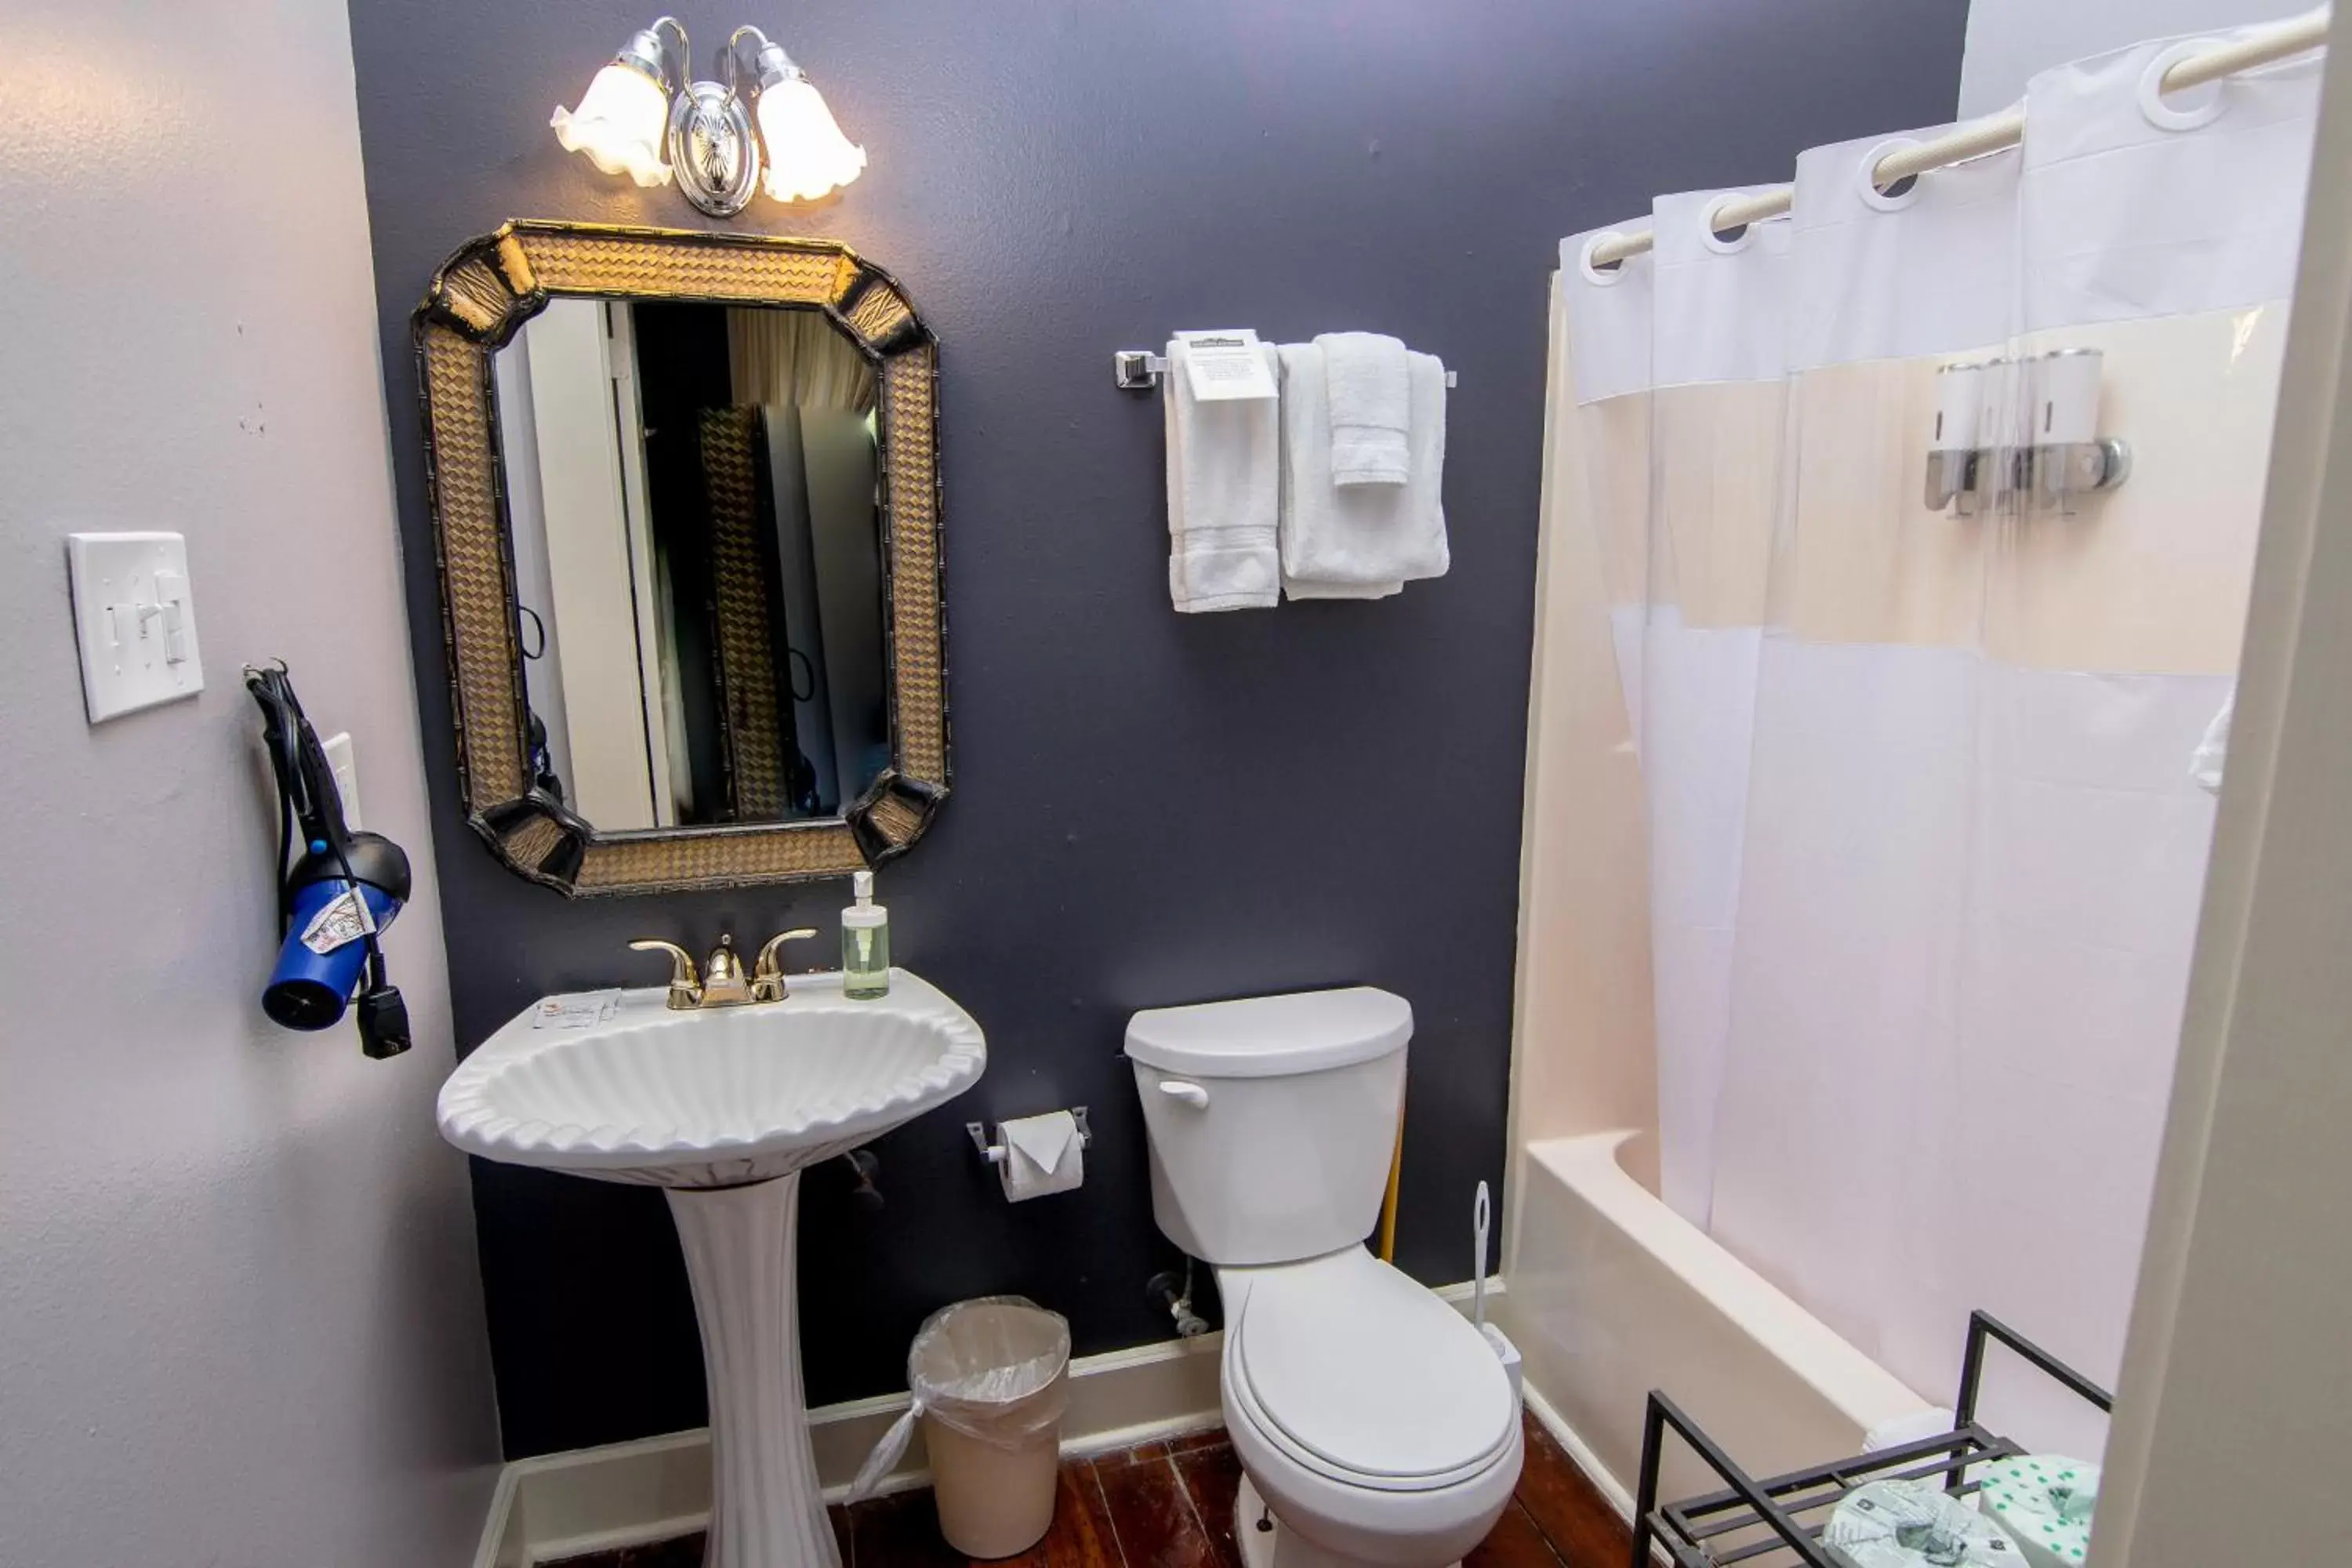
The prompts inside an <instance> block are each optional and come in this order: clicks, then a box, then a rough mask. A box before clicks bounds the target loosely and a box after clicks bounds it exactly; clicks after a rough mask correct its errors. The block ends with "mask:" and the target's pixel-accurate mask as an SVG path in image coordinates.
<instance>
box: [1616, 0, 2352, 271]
mask: <svg viewBox="0 0 2352 1568" xmlns="http://www.w3.org/2000/svg"><path fill="white" fill-rule="evenodd" d="M2327 23H2328V7H2326V6H2325V5H2323V6H2321V7H2320V8H2319V9H2318V10H2316V11H2313V12H2311V13H2309V14H2308V15H2306V16H2296V17H2294V18H2293V19H2291V20H2289V21H2285V22H2282V23H2280V24H2279V25H2278V26H2275V27H2269V28H2265V29H2263V31H2261V32H2258V33H2252V34H2250V35H2249V36H2247V37H2243V38H2241V39H2240V40H2239V41H2238V42H2236V43H2234V44H2225V45H2223V46H2221V47H2219V48H2216V49H2210V50H2208V51H2206V52H2205V53H2203V54H2200V55H2192V56H2190V57H2189V58H2187V59H2185V60H2182V61H2180V62H2179V64H2177V65H2175V66H2174V67H2173V68H2171V69H2170V70H2168V71H2166V72H2165V73H2164V82H2163V87H2162V90H2163V91H2166V92H2186V91H2188V90H2189V89H2191V88H2197V87H2203V86H2204V85H2205V84H2206V83H2208V82H2214V81H2219V80H2221V79H2222V78H2223V77H2225V76H2235V75H2236V74H2237V73H2238V72H2240V71H2245V70H2252V69H2254V68H2256V67H2258V66H2266V65H2271V64H2273V63H2275V62H2276V61H2279V60H2283V59H2286V58H2289V57H2291V56H2294V55H2299V54H2303V53H2305V52H2306V51H2308V50H2311V49H2315V48H2318V47H2321V46H2323V45H2325V44H2326V42H2327ZM2024 136H2025V106H2024V105H2022V104H2019V105H2016V106H2014V107H2012V108H2010V109H2005V110H2002V111H2001V112H2000V113H1999V114H1993V115H1988V116H1987V117H1985V118H1984V119H1982V120H1973V121H1969V123H1967V124H1965V125H1962V126H1959V127H1958V128H1956V129H1954V130H1952V131H1950V132H1947V133H1946V134H1944V135H1941V136H1938V137H1937V138H1936V139H1935V140H1934V141H1932V142H1917V143H1916V144H1915V145H1912V146H1909V147H1904V148H1899V149H1897V150H1896V151H1895V152H1892V153H1888V154H1887V155H1886V156H1885V157H1884V158H1881V159H1880V160H1879V161H1878V166H1877V167H1876V168H1874V169H1873V170H1872V171H1871V172H1870V175H1871V180H1872V183H1873V184H1876V185H1877V186H1878V187H1879V188H1880V189H1882V190H1884V189H1885V188H1886V187H1887V186H1889V185H1895V184H1901V183H1902V182H1903V181H1905V180H1910V179H1916V178H1917V177H1918V176H1920V175H1921V174H1927V173H1928V172H1929V171H1931V170H1935V169H1941V168H1944V167H1946V166H1948V165H1949V164H1953V163H1962V162H1965V161H1966V160H1968V159H1970V158H1981V157H1983V156H1984V155H1985V154H1986V153H1998V152H2000V151H2001V150H2003V149H2004V148H2009V147H2014V146H2016V145H2017V144H2018V142H2020V141H2021V140H2023V138H2024ZM1793 195H1794V192H1793V190H1792V188H1791V187H1790V186H1788V185H1775V186H1773V187H1772V188H1770V189H1769V190H1764V191H1759V192H1758V193H1756V194H1755V195H1752V196H1739V197H1736V198H1734V199H1733V200H1730V201H1727V202H1725V203H1724V204H1723V205H1721V206H1718V207H1717V208H1716V209H1715V214H1714V217H1715V227H1716V229H1717V232H1718V233H1728V232H1730V231H1733V230H1736V229H1740V228H1745V227H1746V226H1748V225H1749V224H1751V223H1762V222H1764V221H1765V220H1766V219H1768V218H1776V217H1786V216H1788V214H1789V204H1790V200H1791V199H1792V198H1793ZM1653 243H1654V236H1653V235H1652V233H1651V231H1650V230H1648V229H1646V228H1637V229H1628V230H1627V231H1626V232H1624V233H1622V234H1619V235H1612V236H1611V237H1608V238H1606V239H1604V240H1602V241H1601V243H1600V244H1598V245H1596V246H1594V247H1592V251H1591V256H1590V258H1589V261H1590V263H1591V265H1592V266H1594V267H1613V266H1615V265H1616V264H1617V263H1619V262H1621V261H1624V260H1628V259H1630V258H1633V257H1636V256H1639V255H1641V254H1642V253H1643V252H1644V251H1646V250H1648V249H1649V248H1650V247H1651V246H1652V244H1653Z"/></svg>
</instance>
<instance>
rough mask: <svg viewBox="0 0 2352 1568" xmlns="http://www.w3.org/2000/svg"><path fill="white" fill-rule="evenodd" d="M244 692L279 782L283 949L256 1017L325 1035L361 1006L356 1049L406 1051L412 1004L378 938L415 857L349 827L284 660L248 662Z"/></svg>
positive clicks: (403, 894) (385, 1053) (396, 908)
mask: <svg viewBox="0 0 2352 1568" xmlns="http://www.w3.org/2000/svg"><path fill="white" fill-rule="evenodd" d="M245 685H246V689H247V690H248V691H250V692H252V693H253V700H254V701H255V702H257V703H258V704H259V705H260V708H261V739H262V743H263V744H264V745H265V746H267V747H268V750H269V766H270V772H271V773H273V774H274V775H275V776H276V778H277V781H278V859H277V861H276V869H277V871H278V939H279V945H278V964H277V967H276V968H275V969H273V970H272V971H271V972H270V975H269V984H268V985H267V986H265V987H263V989H262V993H261V1010H262V1011H263V1012H265V1013H267V1014H268V1015H269V1016H270V1017H271V1019H273V1020H274V1021H275V1022H277V1023H278V1024H281V1025H283V1026H285V1027H287V1028H289V1029H325V1028H331V1027H332V1026H334V1025H335V1023H336V1022H337V1021H338V1020H340V1019H341V1017H342V1016H343V1010H344V1009H345V1008H346V1007H347V1006H355V1008H356V1011H357V1013H358V1017H359V1031H360V1048H361V1049H362V1050H363V1051H365V1052H366V1053H367V1054H368V1055H369V1056H371V1057H377V1058H383V1057H396V1056H398V1055H399V1054H400V1053H401V1052H403V1051H404V1050H406V1049H407V1048H408V1047H409V1044H410V1041H409V1036H408V1006H407V1004H405V1003H404V1002H403V1001H402V1000H401V999H400V990H399V988H398V987H397V986H395V985H394V984H392V982H391V980H390V978H389V977H388V975H387V974H386V973H385V970H384V962H383V943H382V942H380V941H378V936H379V933H381V932H382V931H383V929H384V928H385V927H386V926H389V925H390V924H392V922H393V921H394V918H395V917H397V916H398V915H399V913H400V907H401V905H403V904H404V903H406V902H407V901H408V886H409V879H408V857H407V855H406V854H404V853H403V852H402V850H401V847H400V846H399V845H397V844H394V842H393V841H392V840H391V839H389V838H386V837H384V836H383V834H381V833H366V832H360V831H355V830H354V829H352V827H351V826H349V825H348V824H347V823H346V822H345V821H344V819H343V798H342V795H341V792H340V791H338V790H337V789H336V787H335V773H334V769H333V768H332V766H331V765H330V764H329V763H328V761H327V752H326V748H325V747H323V746H321V745H320V743H319V736H318V732H317V731H314V730H312V729H311V728H310V720H308V719H307V718H305V717H303V714H302V704H301V702H300V701H299V700H298V699H297V698H296V697H295V695H294V682H293V680H292V679H290V678H289V676H288V674H287V671H286V667H285V665H284V664H282V663H280V664H275V665H272V666H269V667H268V668H256V667H254V666H251V665H248V666H247V667H246V671H245ZM298 834H299V836H300V837H299V851H300V852H299V854H296V853H295V851H296V849H297V847H298V841H297V838H296V835H298ZM289 856H292V857H293V859H292V863H291V864H290V865H289V863H288V858H289Z"/></svg>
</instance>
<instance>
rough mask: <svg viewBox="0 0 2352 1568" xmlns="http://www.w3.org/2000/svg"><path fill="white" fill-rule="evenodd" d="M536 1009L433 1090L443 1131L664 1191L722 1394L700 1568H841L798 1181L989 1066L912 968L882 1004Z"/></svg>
mask: <svg viewBox="0 0 2352 1568" xmlns="http://www.w3.org/2000/svg"><path fill="white" fill-rule="evenodd" d="M551 1000H553V999H551ZM542 1011H543V1005H542V1007H534V1008H532V1009H530V1011H528V1012H525V1013H523V1014H521V1015H520V1016H517V1017H516V1018H514V1019H512V1020H510V1021H509V1023H508V1024H507V1025H506V1026H505V1027H504V1028H501V1029H500V1030H499V1032H498V1033H497V1034H495V1035H493V1036H491V1037H489V1039H488V1041H487V1042H485V1043H484V1044H483V1046H482V1047H481V1049H479V1050H478V1051H476V1052H475V1053H474V1054H473V1055H472V1056H469V1057H467V1058H466V1059H465V1061H463V1062H462V1063H460V1064H459V1065H458V1068H457V1071H456V1072H455V1073H453V1074H451V1075H450V1078H449V1081H448V1082H446V1083H445V1084H444V1085H442V1086H441V1101H440V1122H441V1135H442V1136H443V1137H444V1138H446V1139H447V1140H448V1141H449V1142H452V1143H454V1144H456V1145H457V1147H458V1148H460V1149H463V1150H465V1151H466V1152H467V1153H469V1154H479V1155H480V1156H482V1158H484V1159H486V1160H502V1161H505V1162H507V1163H509V1164H517V1165H537V1166H541V1167H542V1168H544V1169H548V1170H554V1171H570V1172H572V1173H574V1174H576V1175H582V1176H591V1177H594V1178H596V1179H598V1180H600V1181H607V1182H634V1183H637V1184H644V1185H651V1186H658V1187H662V1188H665V1189H667V1194H666V1195H667V1197H668V1199H669V1210H670V1217H671V1218H672V1220H674V1221H675V1222H676V1224H677V1235H678V1241H679V1243H680V1245H681V1247H683V1248H684V1250H685V1253H686V1269H687V1276H688V1279H689V1280H691V1281H692V1283H693V1286H694V1309H695V1312H696V1315H697V1316H698V1319H699V1320H700V1321H701V1325H702V1360H703V1369H704V1374H705V1377H706V1380H707V1382H708V1384H709V1394H710V1464H711V1478H710V1480H711V1510H710V1540H709V1547H708V1548H707V1549H706V1552H705V1554H704V1558H703V1562H704V1564H705V1568H782V1565H785V1564H791V1565H793V1568H803V1565H807V1568H838V1564H839V1563H840V1561H841V1559H840V1553H839V1552H838V1550H837V1549H836V1547H835V1543H834V1539H833V1530H832V1527H831V1526H830V1525H829V1524H828V1523H827V1522H826V1520H825V1515H824V1499H823V1497H822V1496H821V1495H820V1493H819V1490H818V1486H817V1476H816V1462H815V1459H814V1457H813V1455H812V1454H811V1452H810V1448H809V1437H808V1419H807V1412H806V1402H805V1400H804V1399H803V1394H802V1392H801V1355H800V1337H799V1330H798V1325H797V1321H796V1312H795V1310H794V1302H793V1262H794V1246H793V1226H794V1222H795V1219H796V1217H797V1215H798V1211H799V1206H800V1173H801V1171H802V1170H803V1168H805V1167H807V1166H809V1165H812V1164H814V1163H816V1162H818V1161H820V1160H824V1159H827V1158H830V1157H831V1156H833V1155H835V1154H840V1153H844V1152H847V1151H848V1150H850V1149H854V1148H856V1146H857V1145H859V1144H861V1143H865V1142H869V1141H871V1140H872V1139H874V1138H875V1137H877V1136H878V1135H880V1134H881V1133H882V1132H884V1131H887V1130H888V1129H890V1128H892V1127H896V1126H897V1125H898V1123H900V1122H902V1121H908V1119H910V1118H912V1117H915V1116H919V1115H920V1114H921V1113H922V1112H924V1111H926V1110H929V1109H930V1108H931V1107H933V1106H935V1105H939V1104H941V1103H943V1102H944V1101H946V1100H952V1099H954V1098H955V1097H956V1096H957V1095H959V1094H961V1093H962V1092H963V1091H964V1090H965V1089H969V1088H971V1086H972V1084H973V1083H975V1082H977V1081H978V1080H979V1078H980V1075H981V1070H982V1068H984V1067H986V1066H987V1063H988V1047H987V1045H986V1043H985V1042H984V1041H983V1040H982V1037H981V1032H980V1026H979V1025H977V1024H975V1023H973V1022H972V1021H971V1016H970V1015H969V1014H967V1013H965V1012H964V1010H963V1009H962V1008H961V1007H959V1006H957V1005H955V1004H954V1003H953V1002H952V1001H950V1000H949V999H948V997H947V996H946V995H945V994H942V993H941V992H940V990H939V989H938V988H937V987H936V986H933V985H931V984H929V982H927V981H924V980H922V979H919V978H918V977H917V976H915V975H912V974H909V973H907V972H906V971H905V970H903V969H894V970H892V971H891V972H890V994H889V995H888V996H887V997H885V998H883V999H881V1000H880V1001H875V1002H853V1001H850V1000H849V999H848V998H846V997H845V996H844V995H842V994H841V977H840V976H839V975H837V974H811V975H802V976H796V977H795V978H794V979H793V992H792V994H791V995H790V996H788V997H786V998H785V999H784V1000H783V1001H781V1002H763V1003H753V1004H751V1005H745V1006H740V1007H720V1008H712V1009H709V1010H707V1011H696V1012H671V1011H670V1010H669V1009H668V1008H667V1007H666V1006H665V1005H664V993H663V992H662V991H661V990H660V989H659V988H654V989H649V990H644V991H628V992H624V993H623V994H622V998H621V1004H620V1006H619V1007H618V1008H617V1009H616V1010H615V1012H614V1015H613V1016H612V1017H610V1018H609V1019H607V1020H606V1021H604V1022H603V1023H601V1024H597V1025H594V1026H590V1027H585V1028H562V1027H555V1026H540V1025H541V1015H542Z"/></svg>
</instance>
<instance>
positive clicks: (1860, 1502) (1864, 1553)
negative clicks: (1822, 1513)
mask: <svg viewBox="0 0 2352 1568" xmlns="http://www.w3.org/2000/svg"><path fill="white" fill-rule="evenodd" d="M1822 1545H1824V1546H1834V1547H1836V1548H1837V1549H1838V1550H1839V1551H1840V1552H1843V1553H1845V1555H1846V1557H1847V1559H1848V1560H1849V1561H1851V1562H1852V1563H1854V1564H1855V1568H1930V1565H1932V1568H2022V1564H2023V1563H2024V1559H2023V1558H2022V1557H2021V1555H2020V1554H2019V1551H2018V1546H2017V1543H2016V1542H2014V1541H2011V1539H2010V1538H2009V1535H2008V1533H2007V1532H2006V1531H2003V1530H2002V1529H2001V1527H2000V1525H1999V1524H1998V1523H1996V1522H1995V1521H1993V1520H1991V1519H1990V1518H1988V1517H1987V1516H1985V1515H1983V1514H1980V1513H1979V1512H1978V1511H1977V1510H1975V1509H1972V1508H1970V1507H1969V1505H1968V1504H1967V1503H1964V1502H1962V1501H1961V1500H1959V1499H1958V1498H1956V1497H1952V1496H1949V1495H1948V1494H1947V1493H1945V1492H1944V1491H1943V1490H1942V1489H1939V1488H1937V1487H1936V1486H1933V1485H1931V1484H1929V1483H1927V1482H1926V1481H1871V1482H1869V1483H1867V1484H1865V1485H1863V1486H1859V1487H1856V1488H1855V1489H1853V1492H1852V1493H1851V1494H1849V1495H1848V1496H1847V1497H1846V1498H1845V1500H1843V1501H1842V1502H1840V1503H1839V1504H1838V1505H1837V1507H1836V1508H1835V1509H1834V1510H1832V1512H1831V1514H1830V1521H1829V1523H1828V1524H1827V1525H1826V1526H1825V1527H1823V1529H1822Z"/></svg>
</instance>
